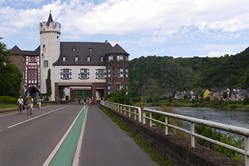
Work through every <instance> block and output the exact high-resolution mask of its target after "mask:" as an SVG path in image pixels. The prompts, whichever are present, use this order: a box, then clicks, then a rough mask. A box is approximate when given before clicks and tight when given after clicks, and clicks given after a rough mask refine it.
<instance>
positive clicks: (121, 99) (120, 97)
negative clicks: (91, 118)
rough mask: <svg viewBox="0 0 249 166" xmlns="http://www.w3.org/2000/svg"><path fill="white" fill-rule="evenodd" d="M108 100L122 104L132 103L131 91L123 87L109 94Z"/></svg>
mask: <svg viewBox="0 0 249 166" xmlns="http://www.w3.org/2000/svg"><path fill="white" fill-rule="evenodd" d="M107 100H108V101H111V102H115V103H120V104H127V105H129V104H130V93H129V92H128V91H127V90H126V89H125V88H123V89H121V90H120V91H118V92H117V93H112V94H110V95H108V98H107Z"/></svg>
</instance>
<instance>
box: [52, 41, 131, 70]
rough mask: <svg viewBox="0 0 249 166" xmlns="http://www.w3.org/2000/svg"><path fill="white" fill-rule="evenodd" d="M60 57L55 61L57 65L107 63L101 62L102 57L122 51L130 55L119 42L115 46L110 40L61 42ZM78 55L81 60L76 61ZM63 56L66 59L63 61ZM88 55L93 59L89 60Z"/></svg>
mask: <svg viewBox="0 0 249 166" xmlns="http://www.w3.org/2000/svg"><path fill="white" fill-rule="evenodd" d="M60 47H61V50H60V52H61V53H60V57H59V59H58V60H57V61H56V62H55V63H54V65H55V66H72V65H100V66H101V65H103V66H104V65H105V62H104V61H103V62H101V61H100V58H101V57H103V59H105V56H106V55H107V54H110V53H114V52H115V51H116V52H115V53H122V54H127V55H129V54H128V53H127V52H126V51H124V50H123V49H122V48H121V47H120V46H119V45H118V44H116V45H115V46H114V47H112V45H111V44H110V43H108V42H104V43H100V42H99V43H98V42H61V43H60ZM76 56H77V57H78V59H79V61H78V62H75V57H76ZM63 57H65V58H66V61H65V62H63ZM87 57H90V58H91V61H90V62H88V61H87Z"/></svg>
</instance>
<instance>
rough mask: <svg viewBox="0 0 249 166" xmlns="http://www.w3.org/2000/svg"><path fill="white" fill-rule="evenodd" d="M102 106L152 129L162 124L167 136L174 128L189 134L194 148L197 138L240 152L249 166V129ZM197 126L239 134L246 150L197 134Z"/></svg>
mask: <svg viewBox="0 0 249 166" xmlns="http://www.w3.org/2000/svg"><path fill="white" fill-rule="evenodd" d="M101 104H102V105H105V106H107V107H109V108H110V109H112V110H114V111H117V112H119V113H122V114H124V115H125V116H129V117H133V118H134V120H136V121H138V122H141V123H143V124H146V123H147V121H148V123H149V126H150V127H152V126H153V123H158V124H161V125H163V126H164V131H165V135H168V134H169V128H173V129H176V130H179V131H182V132H184V133H187V134H189V135H190V138H191V146H192V147H195V144H196V141H195V138H200V139H202V140H205V141H208V142H210V143H213V144H216V145H219V146H221V147H224V148H227V149H230V150H233V151H235V152H238V153H240V154H243V155H244V156H245V166H249V129H246V128H242V127H237V126H232V125H227V124H223V123H217V122H211V121H208V120H203V119H197V118H192V117H188V116H183V115H178V114H173V113H168V112H163V111H157V110H153V109H150V108H144V109H143V110H142V109H141V108H140V107H135V106H130V105H124V104H119V103H113V102H104V101H101ZM154 115H161V116H163V117H164V121H160V120H157V119H155V118H153V117H154ZM169 118H172V119H178V120H182V121H185V122H189V123H190V130H187V129H184V128H182V127H179V126H177V125H174V124H170V123H169ZM196 124H199V125H204V126H207V127H210V128H214V129H219V130H221V131H226V132H229V133H233V134H238V135H240V136H243V137H244V142H245V145H244V149H240V148H237V147H235V146H232V145H228V144H225V143H223V142H220V141H217V140H214V139H211V138H208V137H206V136H203V135H200V134H198V133H196V132H195V125H196Z"/></svg>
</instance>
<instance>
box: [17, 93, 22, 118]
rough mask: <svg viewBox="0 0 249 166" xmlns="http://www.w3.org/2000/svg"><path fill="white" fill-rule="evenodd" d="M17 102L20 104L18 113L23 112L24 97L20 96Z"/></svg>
mask: <svg viewBox="0 0 249 166" xmlns="http://www.w3.org/2000/svg"><path fill="white" fill-rule="evenodd" d="M17 104H18V114H22V110H23V98H22V96H20V97H19V99H18V100H17Z"/></svg>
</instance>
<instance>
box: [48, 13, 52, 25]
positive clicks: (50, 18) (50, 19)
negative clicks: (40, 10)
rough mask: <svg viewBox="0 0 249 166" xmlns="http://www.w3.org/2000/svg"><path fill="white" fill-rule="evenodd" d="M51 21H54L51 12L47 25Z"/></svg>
mask: <svg viewBox="0 0 249 166" xmlns="http://www.w3.org/2000/svg"><path fill="white" fill-rule="evenodd" d="M51 22H54V20H53V17H52V14H51V12H50V14H49V16H48V21H47V25H49V24H50V23H51Z"/></svg>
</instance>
